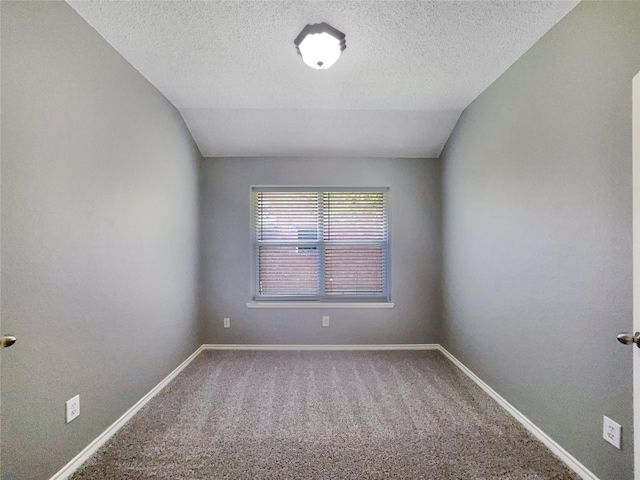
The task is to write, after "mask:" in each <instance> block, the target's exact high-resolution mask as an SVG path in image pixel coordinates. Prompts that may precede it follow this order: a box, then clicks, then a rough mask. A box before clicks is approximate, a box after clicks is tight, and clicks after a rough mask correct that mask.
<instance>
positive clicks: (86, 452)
mask: <svg viewBox="0 0 640 480" xmlns="http://www.w3.org/2000/svg"><path fill="white" fill-rule="evenodd" d="M203 350H289V351H291V350H324V351H337V350H370V351H371V350H438V351H440V352H442V354H443V355H444V356H445V357H447V358H448V359H449V360H450V361H451V362H452V363H453V364H454V365H455V366H456V367H458V368H459V369H460V370H461V371H462V372H463V373H465V374H466V375H467V376H468V377H469V378H470V379H471V380H473V381H474V382H475V383H476V384H477V385H478V386H479V387H480V388H482V389H483V390H484V391H485V392H486V393H487V394H488V395H489V396H490V397H491V398H493V399H494V400H495V401H496V402H497V403H498V404H499V405H500V406H501V407H502V408H504V409H505V410H506V411H507V412H508V413H509V414H511V415H512V416H513V417H514V418H515V419H516V420H517V421H519V422H520V423H521V424H522V425H523V426H524V427H525V428H526V429H527V430H528V431H529V432H530V433H531V434H532V435H533V436H534V437H535V438H537V439H538V440H540V441H541V442H542V443H543V444H544V445H545V446H546V447H547V448H548V449H549V450H551V451H552V452H553V453H554V454H555V455H556V456H557V457H558V458H560V460H562V461H563V462H564V463H565V464H566V465H567V466H568V467H569V468H570V469H571V470H573V471H574V472H576V473H577V474H578V475H579V476H580V478H582V479H583V480H599V479H598V477H596V476H595V475H594V474H593V473H592V472H591V471H590V470H589V469H588V468H587V467H585V466H584V465H582V463H580V462H579V461H578V460H577V459H576V458H575V457H574V456H573V455H571V454H570V453H569V452H567V451H566V450H565V449H564V448H562V447H561V446H560V445H559V444H558V443H556V442H555V441H554V440H553V439H552V438H551V437H549V436H548V435H547V434H546V433H544V432H543V431H542V430H540V428H538V427H537V426H536V425H535V424H534V423H533V422H531V420H529V419H528V418H527V417H525V416H524V415H523V414H522V413H521V412H520V411H519V410H517V409H516V408H515V407H514V406H513V405H511V404H510V403H509V402H507V401H506V400H505V399H504V398H502V397H501V396H500V395H499V394H498V393H497V392H496V391H495V390H493V389H492V388H491V387H490V386H489V385H487V384H486V383H484V382H483V381H482V380H481V379H480V378H479V377H478V376H477V375H476V374H475V373H473V372H472V371H471V370H469V369H468V368H467V367H466V366H465V365H464V364H463V363H461V362H460V361H459V360H458V359H457V358H456V357H454V356H453V355H452V354H451V353H449V351H448V350H447V349H445V348H444V347H442V346H441V345H439V344H435V343H422V344H390V345H230V344H203V345H201V346H200V347H199V348H198V349H197V350H196V351H195V352H193V353H192V354H191V355H190V356H189V358H187V359H186V360H185V361H184V362H182V363H181V364H180V365H179V366H178V367H177V368H176V369H175V370H174V371H172V372H171V373H170V374H169V375H167V376H166V377H165V378H164V379H163V380H162V381H161V382H160V383H159V384H158V385H156V386H155V387H154V388H153V389H152V390H151V391H150V392H149V393H147V394H146V395H145V396H144V397H142V398H141V399H140V400H139V401H138V402H137V403H136V404H135V405H134V406H133V407H131V408H130V409H129V410H127V411H126V412H125V413H124V415H122V416H121V417H120V418H119V419H118V420H116V421H115V422H114V423H113V424H112V425H111V426H110V427H109V428H107V429H106V430H105V431H104V432H102V434H100V436H99V437H98V438H96V439H95V440H94V441H93V442H91V443H90V444H89V445H87V446H86V447H85V448H84V449H83V450H82V451H81V452H80V453H79V454H78V455H76V456H75V457H74V458H73V459H71V461H69V463H67V464H66V465H65V466H64V467H62V469H61V470H60V471H58V473H56V474H55V475H54V476H53V477H51V479H50V480H66V479H67V478H69V477H70V476H71V474H73V472H75V471H76V470H77V469H78V468H79V467H80V466H81V465H82V464H83V463H84V462H85V461H86V460H87V459H88V458H89V457H90V456H91V455H93V454H94V453H96V452H97V451H98V449H99V448H100V447H101V446H102V445H104V444H105V442H106V441H107V440H109V438H111V437H112V436H113V435H114V434H115V433H116V432H117V431H118V430H120V428H122V426H123V425H124V424H125V423H127V421H129V419H131V417H133V416H134V415H135V414H136V413H137V412H138V411H139V410H140V409H141V408H142V407H144V405H145V404H146V403H147V402H149V400H151V399H152V398H153V397H154V396H156V395H157V394H158V393H159V392H160V391H161V390H162V389H163V388H164V387H166V386H167V384H168V383H169V382H170V381H171V380H173V378H174V377H175V376H176V375H178V374H179V373H180V372H181V371H182V370H184V368H185V367H186V366H187V365H189V364H190V363H191V362H192V361H193V359H194V358H196V356H197V355H198V354H199V353H200V352H202V351H203Z"/></svg>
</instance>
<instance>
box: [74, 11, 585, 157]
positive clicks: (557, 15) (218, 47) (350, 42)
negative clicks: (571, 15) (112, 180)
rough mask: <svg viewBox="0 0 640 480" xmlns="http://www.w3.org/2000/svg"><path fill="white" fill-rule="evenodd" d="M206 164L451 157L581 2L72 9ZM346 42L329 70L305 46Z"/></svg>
mask: <svg viewBox="0 0 640 480" xmlns="http://www.w3.org/2000/svg"><path fill="white" fill-rule="evenodd" d="M68 3H69V4H70V5H71V6H72V7H73V8H74V9H75V10H76V11H77V12H78V13H79V14H80V15H81V16H82V17H84V19H85V20H86V21H87V22H88V23H89V24H90V25H92V26H93V28H95V29H96V30H97V31H98V32H99V33H100V34H101V35H102V36H103V37H104V38H105V39H106V40H107V41H108V42H109V43H110V44H111V45H112V46H113V47H114V48H115V49H116V50H117V51H118V52H119V53H120V54H121V55H122V56H123V57H124V58H125V59H127V60H128V61H129V62H130V63H131V64H132V65H133V66H134V67H135V68H136V69H137V70H138V71H139V72H140V73H141V74H142V75H144V76H145V77H146V78H147V79H148V80H149V81H150V82H151V83H152V84H153V85H155V87H156V88H158V90H160V91H161V92H162V93H163V94H164V95H165V96H166V97H167V98H168V99H169V100H170V101H171V102H172V103H173V104H174V105H175V106H176V107H177V108H178V109H179V111H180V112H181V114H182V116H183V118H184V119H185V121H186V123H187V126H188V127H189V129H190V131H191V133H192V135H193V137H194V139H195V141H196V143H197V144H198V147H199V148H200V151H201V153H202V154H203V155H204V156H216V157H226V156H305V157H309V156H314V157H317V156H329V157H417V158H428V157H438V156H439V155H440V152H441V150H442V148H443V146H444V144H445V142H446V141H447V139H448V137H449V135H450V133H451V131H452V129H453V127H454V126H455V123H456V121H457V120H458V117H459V116H460V114H461V113H462V111H463V110H464V108H465V107H466V106H467V105H469V103H471V102H472V101H473V100H474V99H475V98H476V97H477V96H478V95H479V94H480V93H481V92H482V91H483V90H484V89H486V88H487V87H488V86H489V85H490V84H491V83H492V82H493V81H494V80H495V79H496V78H498V77H499V76H500V75H501V74H502V73H503V72H504V71H505V70H506V69H507V68H508V67H509V66H510V65H512V64H513V63H514V62H515V61H516V60H517V59H518V58H519V57H520V56H521V55H522V54H523V53H524V52H525V51H527V50H528V49H529V48H530V47H531V46H532V45H533V44H534V43H535V42H536V41H537V40H538V39H539V38H540V37H541V36H542V35H544V34H545V33H546V32H547V31H548V30H549V29H550V28H551V27H552V26H553V25H555V24H556V23H557V22H558V21H559V20H560V19H561V18H562V17H563V16H564V15H566V14H567V13H568V12H569V11H570V10H571V9H572V8H573V7H574V6H575V5H576V4H577V3H578V1H577V0H566V1H559V0H552V1H537V0H536V1H533V0H518V1H422V0H396V1H379V0H370V1H365V0H346V1H324V0H260V1H256V0H224V1H220V0H205V1H194V0H180V1H158V0H129V1H113V0H92V1H89V0H68ZM319 22H327V23H329V24H330V25H332V26H333V27H335V28H337V29H338V30H340V31H342V32H344V33H345V34H346V44H347V48H346V50H345V51H344V52H343V54H342V56H341V57H340V59H339V60H338V62H337V63H336V64H335V65H334V66H333V67H332V68H331V69H328V70H314V69H311V68H309V67H308V66H306V65H305V64H304V63H303V62H302V60H301V58H300V57H299V56H298V54H297V52H296V49H295V46H294V44H293V40H294V39H295V38H296V36H297V35H298V33H299V32H300V30H302V28H303V27H304V26H305V25H306V24H308V23H319Z"/></svg>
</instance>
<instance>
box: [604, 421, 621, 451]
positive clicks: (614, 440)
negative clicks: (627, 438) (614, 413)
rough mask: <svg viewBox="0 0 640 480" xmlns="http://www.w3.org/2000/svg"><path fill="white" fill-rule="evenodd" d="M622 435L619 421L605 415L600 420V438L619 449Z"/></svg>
mask: <svg viewBox="0 0 640 480" xmlns="http://www.w3.org/2000/svg"><path fill="white" fill-rule="evenodd" d="M621 437H622V427H621V426H620V424H619V423H616V422H614V421H613V420H611V419H610V418H609V417H607V416H605V417H604V420H603V422H602V438H604V439H605V440H606V441H607V442H609V443H610V444H611V445H613V446H614V447H616V448H617V449H620V438H621Z"/></svg>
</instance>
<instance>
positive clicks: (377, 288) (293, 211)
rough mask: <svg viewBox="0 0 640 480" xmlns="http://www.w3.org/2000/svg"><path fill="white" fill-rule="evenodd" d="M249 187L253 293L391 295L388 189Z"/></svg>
mask: <svg viewBox="0 0 640 480" xmlns="http://www.w3.org/2000/svg"><path fill="white" fill-rule="evenodd" d="M252 194H253V202H254V205H253V207H254V212H255V217H254V218H255V235H254V255H255V286H254V288H255V295H254V299H255V300H304V301H309V300H318V301H323V300H325V301H332V302H333V301H339V300H345V301H358V300H362V301H366V302H370V301H376V300H380V301H388V300H389V285H388V263H389V259H388V250H389V233H388V214H387V196H388V194H387V189H368V190H360V189H348V190H344V189H340V190H332V189H327V188H325V189H318V190H315V189H294V188H291V189H285V188H282V187H279V188H259V187H254V189H253V192H252Z"/></svg>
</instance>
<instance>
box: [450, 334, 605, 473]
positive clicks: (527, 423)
mask: <svg viewBox="0 0 640 480" xmlns="http://www.w3.org/2000/svg"><path fill="white" fill-rule="evenodd" d="M438 350H440V351H441V352H442V353H443V354H444V356H445V357H447V358H448V359H449V360H450V361H451V362H452V363H453V364H454V365H455V366H456V367H458V368H459V369H460V370H462V372H463V373H464V374H466V375H467V376H468V377H469V378H470V379H471V380H473V381H474V382H475V383H476V384H477V385H478V386H479V387H480V388H482V390H484V391H485V392H486V393H487V394H488V395H489V396H490V397H491V398H493V399H494V400H495V401H496V402H497V403H498V404H499V405H500V406H501V407H502V408H504V409H505V410H506V411H507V412H508V413H509V414H510V415H511V416H512V417H514V418H515V419H516V420H517V421H518V422H520V423H521V424H522V426H524V428H526V429H527V430H528V431H529V432H530V433H531V434H532V435H533V436H534V437H536V438H537V439H538V440H540V441H541V442H542V443H543V444H544V445H545V446H546V447H547V448H548V449H549V450H551V451H552V452H553V453H554V454H555V455H556V456H557V457H558V458H560V460H562V461H563V462H564V463H565V464H566V465H567V467H569V468H570V469H571V470H573V471H574V472H575V473H577V474H578V475H579V476H580V478H582V479H584V480H598V477H596V476H595V475H594V474H593V472H592V471H591V470H589V469H588V468H587V467H585V466H584V465H583V464H582V463H580V462H579V461H578V459H576V458H575V457H574V456H573V455H571V454H570V453H569V452H567V451H566V450H565V449H564V448H562V447H561V446H560V444H558V443H557V442H556V441H555V440H553V439H552V438H551V437H550V436H549V435H547V434H546V433H544V432H543V431H542V430H540V428H538V426H536V425H535V424H534V423H533V422H532V421H531V420H529V419H528V418H527V417H526V416H524V415H523V414H522V412H520V411H519V410H518V409H517V408H515V407H514V406H513V405H511V404H510V403H509V402H507V401H506V400H505V399H504V398H503V397H502V396H500V394H498V393H497V392H496V391H495V390H494V389H493V388H491V387H490V386H489V385H487V384H486V383H484V382H483V381H482V380H481V379H480V378H479V377H478V376H477V375H476V374H475V373H473V372H472V371H471V370H469V369H468V368H467V367H466V366H465V365H464V364H463V363H462V362H461V361H460V360H458V359H457V358H456V357H454V356H453V355H452V354H451V353H450V352H449V351H448V350H447V349H446V348H444V347H443V346H441V345H438Z"/></svg>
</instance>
